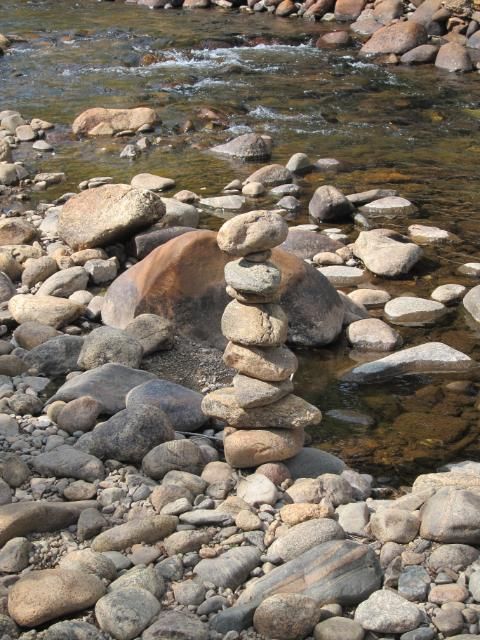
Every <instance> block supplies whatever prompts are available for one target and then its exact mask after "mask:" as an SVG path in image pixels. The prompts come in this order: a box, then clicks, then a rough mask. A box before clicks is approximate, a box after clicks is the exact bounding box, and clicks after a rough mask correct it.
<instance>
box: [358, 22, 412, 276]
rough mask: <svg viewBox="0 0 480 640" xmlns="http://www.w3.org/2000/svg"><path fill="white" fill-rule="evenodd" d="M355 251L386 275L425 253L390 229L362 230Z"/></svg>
mask: <svg viewBox="0 0 480 640" xmlns="http://www.w3.org/2000/svg"><path fill="white" fill-rule="evenodd" d="M402 24H404V23H402ZM353 253H354V254H355V255H356V256H357V258H360V260H362V261H363V263H364V264H365V266H366V267H367V269H368V270H369V271H371V272H372V273H375V274H376V275H379V276H385V277H396V276H399V275H401V274H403V273H408V272H409V271H410V269H411V268H412V267H413V266H414V265H415V264H416V263H417V262H418V261H419V260H420V258H421V257H422V255H423V251H422V249H421V248H420V247H419V246H417V245H416V244H413V243H411V242H408V241H407V239H406V238H405V237H404V236H402V235H400V234H398V233H395V232H394V231H390V230H388V229H373V230H372V231H362V232H361V233H360V235H359V236H358V238H357V240H356V241H355V243H354V245H353Z"/></svg>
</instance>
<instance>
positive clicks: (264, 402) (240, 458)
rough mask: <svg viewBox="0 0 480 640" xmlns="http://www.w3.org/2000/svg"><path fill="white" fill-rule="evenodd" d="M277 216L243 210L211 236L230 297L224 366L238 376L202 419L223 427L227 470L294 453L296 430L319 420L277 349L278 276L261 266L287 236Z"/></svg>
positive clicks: (280, 334) (283, 323) (281, 318)
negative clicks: (226, 258)
mask: <svg viewBox="0 0 480 640" xmlns="http://www.w3.org/2000/svg"><path fill="white" fill-rule="evenodd" d="M287 234H288V226H287V224H286V223H285V221H284V220H283V218H282V217H281V216H280V215H278V214H276V213H273V212H270V211H250V212H249V213H245V214H241V215H237V216H235V217H234V218H232V219H231V220H228V222H226V223H225V224H224V225H223V226H222V227H221V229H220V231H219V232H218V236H217V242H218V246H219V247H220V249H221V250H222V251H224V252H225V253H227V254H228V255H230V256H235V257H237V258H238V259H237V260H233V261H231V262H229V263H227V265H226V267H225V281H226V283H227V293H228V294H229V296H231V297H232V298H233V300H232V301H231V302H230V303H229V304H228V305H227V306H226V308H225V311H224V314H223V317H222V333H223V335H224V336H225V337H226V338H227V340H229V343H228V345H227V347H226V349H225V353H224V356H223V357H224V361H225V363H226V364H227V365H228V366H229V367H231V368H233V369H236V370H237V371H238V373H237V375H236V376H235V377H234V379H233V386H232V387H227V388H223V389H218V390H216V391H213V392H212V393H209V394H208V395H206V396H205V398H204V400H203V403H202V409H203V411H204V413H205V414H207V415H209V416H211V417H215V418H218V419H220V420H223V421H225V422H226V423H227V425H228V426H227V428H226V430H225V441H224V445H225V457H226V460H227V462H228V463H229V464H231V465H232V466H234V467H240V468H244V467H255V466H257V465H261V464H264V463H266V462H279V461H281V460H286V459H288V458H291V457H292V456H294V455H296V454H297V453H298V452H299V451H300V450H301V449H302V446H303V442H304V427H306V426H307V425H312V424H317V423H319V422H320V420H321V413H320V411H319V410H318V409H317V408H316V407H314V406H312V405H310V404H308V403H307V402H305V401H304V400H303V399H302V398H299V397H298V396H295V395H293V394H292V391H293V383H292V380H291V378H292V376H293V374H294V373H295V371H296V369H297V358H296V357H295V355H294V354H293V353H292V352H291V351H290V350H289V349H288V348H287V347H285V345H284V343H285V341H286V340H287V331H288V319H287V316H286V315H285V313H284V312H283V310H282V308H281V306H280V305H279V300H280V295H281V288H282V283H281V280H282V274H281V271H280V270H279V269H278V268H277V267H276V266H275V265H274V264H272V262H270V261H269V258H270V257H271V254H272V252H271V249H273V248H274V247H276V246H277V245H279V244H281V243H282V242H283V241H284V240H285V239H286V237H287Z"/></svg>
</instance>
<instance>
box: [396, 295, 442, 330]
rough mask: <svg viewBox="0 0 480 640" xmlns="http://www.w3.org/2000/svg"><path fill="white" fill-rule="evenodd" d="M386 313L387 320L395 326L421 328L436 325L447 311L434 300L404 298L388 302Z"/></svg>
mask: <svg viewBox="0 0 480 640" xmlns="http://www.w3.org/2000/svg"><path fill="white" fill-rule="evenodd" d="M384 312H385V317H386V318H387V320H389V321H390V322H392V323H393V324H398V325H403V326H407V327H421V326H424V325H429V324H434V323H435V322H436V321H437V320H439V319H440V318H442V317H443V316H444V315H445V314H446V313H447V309H446V307H445V306H444V305H443V304H441V303H440V302H435V301H434V300H428V299H426V298H414V297H413V296H402V297H400V298H394V299H393V300H390V301H389V302H387V304H386V305H385V307H384Z"/></svg>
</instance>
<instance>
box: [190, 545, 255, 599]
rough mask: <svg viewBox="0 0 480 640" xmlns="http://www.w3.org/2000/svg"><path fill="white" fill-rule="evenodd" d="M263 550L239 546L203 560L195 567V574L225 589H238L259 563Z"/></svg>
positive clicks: (204, 580)
mask: <svg viewBox="0 0 480 640" xmlns="http://www.w3.org/2000/svg"><path fill="white" fill-rule="evenodd" d="M260 556H261V552H260V550H259V549H257V548H256V547H237V548H236V549H230V550H229V551H226V552H225V553H223V554H222V555H221V556H219V557H218V558H212V559H206V560H201V561H200V562H199V563H198V564H197V565H196V566H195V569H194V574H195V576H198V578H200V580H202V581H203V582H211V583H212V584H214V585H216V586H217V587H222V588H224V589H227V588H228V589H236V588H237V587H239V586H240V585H241V584H243V583H244V582H245V580H246V579H247V578H248V576H249V574H250V572H251V571H252V570H253V569H254V568H255V567H257V566H258V565H259V563H260Z"/></svg>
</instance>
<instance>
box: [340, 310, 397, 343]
mask: <svg viewBox="0 0 480 640" xmlns="http://www.w3.org/2000/svg"><path fill="white" fill-rule="evenodd" d="M347 338H348V341H349V342H350V344H351V345H352V346H353V347H354V348H355V349H360V350H362V351H393V350H394V349H396V347H398V346H400V345H401V343H402V338H401V336H400V334H399V333H398V332H397V331H395V330H394V329H392V328H391V327H389V326H388V325H387V324H385V322H382V321H381V320H378V319H377V318H368V319H365V320H357V322H352V324H350V325H349V326H348V329H347Z"/></svg>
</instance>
